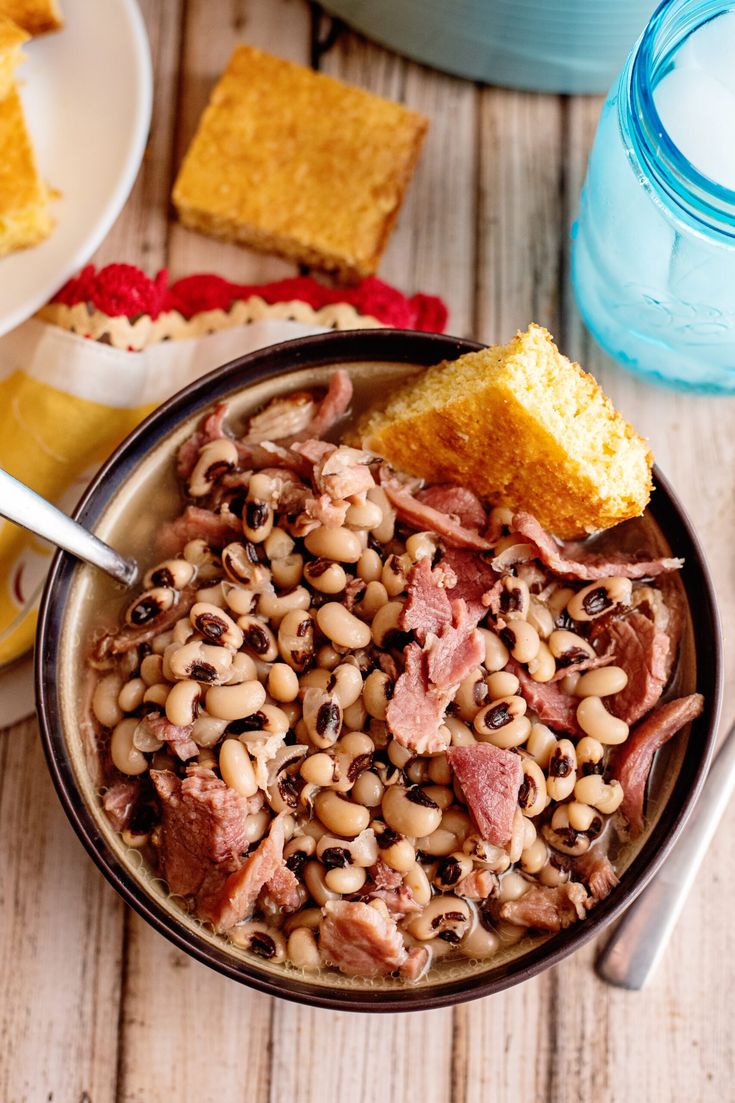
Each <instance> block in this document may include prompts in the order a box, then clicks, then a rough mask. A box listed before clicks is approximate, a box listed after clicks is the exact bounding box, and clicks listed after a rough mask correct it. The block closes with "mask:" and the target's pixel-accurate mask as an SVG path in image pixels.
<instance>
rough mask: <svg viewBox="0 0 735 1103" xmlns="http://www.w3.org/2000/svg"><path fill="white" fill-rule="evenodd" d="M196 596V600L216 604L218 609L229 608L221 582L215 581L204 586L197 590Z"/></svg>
mask: <svg viewBox="0 0 735 1103" xmlns="http://www.w3.org/2000/svg"><path fill="white" fill-rule="evenodd" d="M194 597H195V599H196V601H198V602H199V601H200V602H203V603H204V604H206V605H214V606H215V608H217V609H226V608H227V602H226V601H225V593H224V590H223V589H222V583H221V582H215V583H214V584H213V585H211V586H203V587H202V588H201V589H200V590H197V591H196V593H195V595H194Z"/></svg>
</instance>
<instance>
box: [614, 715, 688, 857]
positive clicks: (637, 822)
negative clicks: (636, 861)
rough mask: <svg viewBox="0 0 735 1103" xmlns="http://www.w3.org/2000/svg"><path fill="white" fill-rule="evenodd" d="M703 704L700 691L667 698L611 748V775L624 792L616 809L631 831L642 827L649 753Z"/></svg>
mask: <svg viewBox="0 0 735 1103" xmlns="http://www.w3.org/2000/svg"><path fill="white" fill-rule="evenodd" d="M703 708H704V698H703V697H702V694H701V693H692V694H691V695H690V696H689V697H679V698H677V699H676V700H675V701H667V703H666V704H665V705H660V706H659V707H658V708H657V709H656V710H655V711H654V712H652V713H651V714H650V715H649V716H647V717H646V718H645V720H642V721H641V723H640V724H638V726H637V727H635V728H633V730H632V732H631V733H630V735H629V736H628V738H627V740H626V741H625V743H622V744H621V745H620V746H619V747H617V748H616V749H615V751H614V752H613V755H612V758H611V760H610V773H611V776H612V777H614V778H617V780H618V781H619V782H620V784H621V785H622V787H623V792H624V793H625V796H624V797H623V803H622V804H621V805H620V811H621V812H622V814H623V815H624V816H625V817H626V819H627V820H628V823H629V824H630V831H631V834H632V835H639V834H640V832H641V831H642V830H643V804H644V800H645V795H646V783H647V781H648V775H649V773H650V771H651V763H652V762H653V756H654V754H655V753H656V751H657V750H658V749H659V747H663V745H664V743H667V742H668V741H669V739H671V738H672V737H673V736H675V735H676V733H677V732H678V731H681V729H682V728H683V727H684V725H685V724H689V723H690V722H691V721H692V720H696V718H697V717H698V716H700V715H701V713H702V710H703Z"/></svg>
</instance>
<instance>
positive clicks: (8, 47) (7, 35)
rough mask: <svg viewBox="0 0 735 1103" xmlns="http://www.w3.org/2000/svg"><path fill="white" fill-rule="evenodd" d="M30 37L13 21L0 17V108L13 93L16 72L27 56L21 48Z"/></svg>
mask: <svg viewBox="0 0 735 1103" xmlns="http://www.w3.org/2000/svg"><path fill="white" fill-rule="evenodd" d="M29 37H30V35H28V34H26V32H25V31H24V30H23V29H22V28H21V27H19V26H18V24H17V23H14V22H13V20H12V19H6V18H5V17H4V16H2V15H0V106H1V101H2V100H4V99H5V97H6V96H7V95H8V94H9V93H10V92H11V91H12V88H13V84H14V81H15V70H16V69H17V68H18V66H19V65H20V63H21V61H22V60H23V58H24V57H25V56H26V55H25V54H24V52H23V50H22V49H21V47H22V46H23V43H24V42H27V41H28V39H29Z"/></svg>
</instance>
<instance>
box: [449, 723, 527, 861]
mask: <svg viewBox="0 0 735 1103" xmlns="http://www.w3.org/2000/svg"><path fill="white" fill-rule="evenodd" d="M447 759H448V760H449V765H450V766H451V767H452V770H453V771H454V776H455V777H456V778H457V781H458V782H459V784H460V786H461V787H462V792H463V794H464V797H465V800H466V801H467V806H468V808H469V810H470V813H471V814H472V818H473V820H474V821H475V824H476V825H477V830H478V831H479V833H480V835H482V837H483V839H487V841H488V842H490V843H492V844H493V845H494V846H505V844H506V843H507V842H508V841H509V839H510V836H511V831H512V829H513V817H514V815H515V811H516V807H517V805H518V791H519V789H520V787H521V782H522V780H523V769H522V767H521V760H520V757H519V756H518V755H517V754H514V753H513V752H512V751H504V750H502V749H501V748H499V747H494V746H493V745H492V743H473V744H471V745H470V746H467V747H450V748H449V750H448V751H447Z"/></svg>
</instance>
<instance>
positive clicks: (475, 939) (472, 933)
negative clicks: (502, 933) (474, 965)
mask: <svg viewBox="0 0 735 1103" xmlns="http://www.w3.org/2000/svg"><path fill="white" fill-rule="evenodd" d="M500 946H501V942H500V939H499V938H498V936H497V934H496V933H495V931H491V930H489V929H488V928H487V927H485V926H484V925H483V923H482V922H481V921H480V920H479V919H478V920H477V921H476V922H475V924H474V926H472V927H471V928H470V930H469V931H468V933H467V934H466V935H465V936H464V938H463V939H462V941H461V942H460V944H459V952H460V953H461V954H462V955H463V956H464V957H467V958H470V959H471V960H472V961H485V960H486V958H489V957H493V956H494V955H495V954H497V952H498V950H499V949H500Z"/></svg>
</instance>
